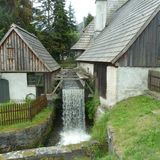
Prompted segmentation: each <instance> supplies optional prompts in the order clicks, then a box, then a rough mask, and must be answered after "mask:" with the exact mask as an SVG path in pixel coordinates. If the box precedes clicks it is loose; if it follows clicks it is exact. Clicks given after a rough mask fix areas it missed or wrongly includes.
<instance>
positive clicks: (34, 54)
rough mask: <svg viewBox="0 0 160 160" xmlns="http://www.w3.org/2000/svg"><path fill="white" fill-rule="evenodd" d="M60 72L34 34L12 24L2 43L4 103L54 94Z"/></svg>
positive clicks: (1, 90) (0, 65)
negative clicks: (52, 87) (55, 82)
mask: <svg viewBox="0 0 160 160" xmlns="http://www.w3.org/2000/svg"><path fill="white" fill-rule="evenodd" d="M59 68H60V66H59V65H58V64H57V62H56V61H55V60H54V59H53V58H52V57H51V55H50V54H49V53H48V51H47V50H46V49H45V48H44V46H43V45H42V43H41V42H40V41H39V40H38V38H37V37H36V36H35V35H34V34H32V33H29V32H27V31H26V30H24V29H22V28H20V27H19V26H17V25H15V24H12V25H11V28H10V30H9V31H8V32H7V33H6V35H5V36H4V38H3V39H2V40H1V42H0V87H1V88H0V102H2V101H6V100H9V99H12V100H22V99H25V97H26V95H28V94H33V95H35V96H39V95H40V94H42V93H48V92H50V88H51V79H52V77H53V75H54V73H55V71H57V70H58V69H59ZM2 86H3V88H2ZM6 92H7V93H6ZM5 93H6V94H5Z"/></svg>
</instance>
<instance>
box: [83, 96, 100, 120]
mask: <svg viewBox="0 0 160 160" xmlns="http://www.w3.org/2000/svg"><path fill="white" fill-rule="evenodd" d="M99 104H100V101H99V96H98V94H97V93H95V94H94V95H93V97H92V98H90V99H89V100H88V101H87V102H86V112H87V115H88V118H89V119H90V120H94V117H95V113H96V110H97V107H98V106H99Z"/></svg>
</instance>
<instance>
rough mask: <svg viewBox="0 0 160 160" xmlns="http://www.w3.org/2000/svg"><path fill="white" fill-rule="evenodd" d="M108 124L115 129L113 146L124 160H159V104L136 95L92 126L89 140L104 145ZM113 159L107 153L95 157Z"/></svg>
mask: <svg viewBox="0 0 160 160" xmlns="http://www.w3.org/2000/svg"><path fill="white" fill-rule="evenodd" d="M152 111H159V113H158V112H157V114H153V112H152ZM107 125H108V126H112V127H113V129H114V139H115V141H114V144H115V146H116V147H117V149H118V153H119V154H121V155H122V157H123V159H124V160H159V159H160V101H158V100H155V99H153V98H151V97H148V96H138V97H133V98H129V99H127V100H124V101H122V102H120V103H118V104H117V105H115V106H114V108H113V109H112V110H110V111H109V112H108V111H107V112H106V113H105V114H104V115H103V117H102V118H101V119H100V120H99V121H98V122H96V123H95V125H94V127H93V130H92V137H93V138H94V139H97V140H99V141H100V142H103V141H104V140H105V137H106V135H105V133H106V129H107V127H106V126H107ZM115 159H116V158H115V157H112V156H108V155H107V154H106V156H104V157H102V158H97V160H115Z"/></svg>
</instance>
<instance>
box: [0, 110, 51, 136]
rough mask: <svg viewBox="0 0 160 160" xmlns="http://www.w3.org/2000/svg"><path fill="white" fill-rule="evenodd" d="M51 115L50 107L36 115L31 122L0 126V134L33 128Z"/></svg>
mask: <svg viewBox="0 0 160 160" xmlns="http://www.w3.org/2000/svg"><path fill="white" fill-rule="evenodd" d="M51 113H52V109H51V108H50V107H47V108H45V109H44V110H42V111H41V112H40V113H39V114H37V115H36V116H35V117H34V118H33V120H32V122H31V121H26V122H22V123H17V124H13V125H8V126H0V133H1V132H10V131H17V130H21V129H24V128H30V127H33V126H35V125H37V124H41V123H43V122H45V121H46V120H47V119H48V118H49V116H50V115H51Z"/></svg>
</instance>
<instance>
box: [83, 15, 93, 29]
mask: <svg viewBox="0 0 160 160" xmlns="http://www.w3.org/2000/svg"><path fill="white" fill-rule="evenodd" d="M93 18H94V17H93V16H92V15H91V14H90V13H88V16H87V18H86V19H85V22H84V27H86V26H87V25H88V24H89V23H90V22H91V21H92V20H93Z"/></svg>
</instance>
